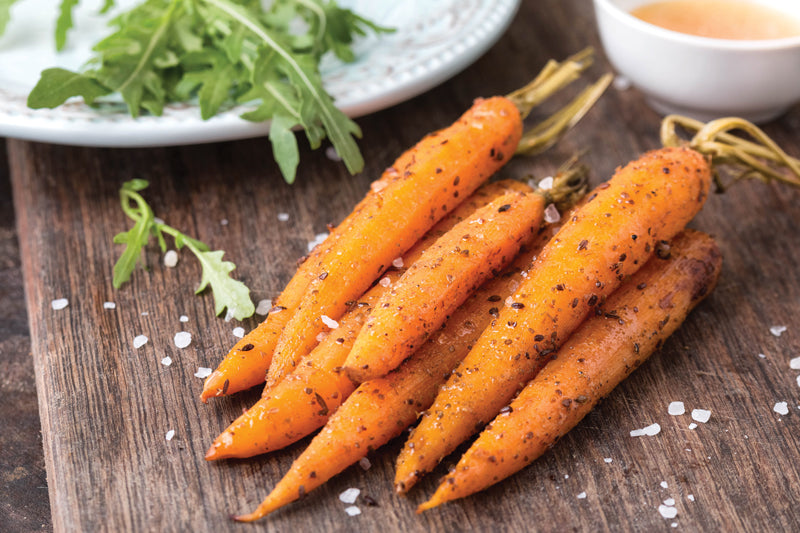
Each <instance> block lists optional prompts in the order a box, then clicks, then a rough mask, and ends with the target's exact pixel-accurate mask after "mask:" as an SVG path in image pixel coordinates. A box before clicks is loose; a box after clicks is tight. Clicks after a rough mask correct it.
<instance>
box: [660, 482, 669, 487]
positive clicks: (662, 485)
mask: <svg viewBox="0 0 800 533" xmlns="http://www.w3.org/2000/svg"><path fill="white" fill-rule="evenodd" d="M659 485H661V488H662V489H668V488H669V484H668V483H667V482H666V481H662V482H661V483H659Z"/></svg>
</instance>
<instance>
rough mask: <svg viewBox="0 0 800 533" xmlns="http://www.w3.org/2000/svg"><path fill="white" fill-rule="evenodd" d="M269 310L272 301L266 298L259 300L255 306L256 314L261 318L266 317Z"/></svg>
mask: <svg viewBox="0 0 800 533" xmlns="http://www.w3.org/2000/svg"><path fill="white" fill-rule="evenodd" d="M270 309H272V300H270V299H268V298H266V299H264V300H259V301H258V305H256V314H257V315H261V316H265V315H268V314H269V310H270Z"/></svg>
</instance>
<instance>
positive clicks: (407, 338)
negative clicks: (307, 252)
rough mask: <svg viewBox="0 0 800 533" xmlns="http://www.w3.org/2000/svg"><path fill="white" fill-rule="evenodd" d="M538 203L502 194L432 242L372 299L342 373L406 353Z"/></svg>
mask: <svg viewBox="0 0 800 533" xmlns="http://www.w3.org/2000/svg"><path fill="white" fill-rule="evenodd" d="M544 203H545V199H544V197H543V196H542V195H541V194H537V193H523V192H513V193H509V194H506V195H504V196H502V197H500V198H497V199H496V200H494V201H493V202H492V203H491V204H489V205H487V206H485V207H483V208H481V209H478V210H477V211H476V212H475V213H474V214H473V215H472V216H471V217H470V218H469V219H466V220H464V221H462V222H460V223H459V224H458V225H457V226H455V227H454V228H453V229H452V230H451V231H449V232H448V233H447V234H446V235H445V236H443V237H442V238H440V239H439V240H438V241H436V243H435V244H434V245H433V246H431V247H430V248H429V249H428V250H427V251H426V252H425V254H424V255H423V257H422V258H421V259H420V260H419V261H417V262H415V263H414V264H413V265H411V267H409V269H408V270H407V271H406V272H405V274H403V276H402V277H401V278H400V279H399V280H398V281H397V282H396V283H394V284H392V286H391V290H389V291H388V293H387V294H385V295H384V296H383V297H382V298H381V300H380V301H379V302H378V303H377V304H376V306H375V309H374V310H373V312H372V313H371V314H370V317H369V318H368V319H367V323H366V324H365V325H364V328H363V329H362V331H361V333H360V334H359V336H358V337H357V338H356V341H355V343H354V344H353V349H352V350H351V351H350V354H349V355H348V356H347V360H346V362H345V371H346V372H347V373H348V375H349V376H350V377H351V378H353V379H354V381H357V382H362V381H365V380H367V379H370V378H375V377H379V376H383V375H385V374H387V373H388V372H389V371H390V370H393V369H394V368H396V367H397V365H399V364H400V362H402V361H403V360H404V359H406V358H407V357H408V356H409V355H411V354H412V353H413V352H414V351H415V350H416V349H417V348H418V347H419V346H420V345H421V344H422V343H423V342H424V341H425V339H426V338H427V337H428V335H430V334H431V333H432V332H433V331H435V330H436V329H438V328H439V327H440V326H441V325H442V324H443V323H444V321H445V320H446V319H447V317H448V316H449V315H450V313H452V312H453V310H455V309H456V308H457V307H458V306H459V305H461V303H462V302H463V301H464V300H465V299H466V298H467V296H469V294H470V293H471V292H473V291H474V290H475V289H476V288H478V287H479V286H480V285H481V284H483V282H484V281H486V280H487V279H489V278H490V277H491V276H493V275H495V274H497V273H498V272H499V271H500V270H502V269H503V268H504V267H505V266H506V265H507V264H508V263H509V262H510V261H511V260H512V259H513V258H514V256H516V255H517V252H518V251H519V248H520V246H521V245H522V244H523V243H524V242H526V241H529V240H530V239H531V238H532V237H533V236H534V235H535V233H536V231H538V229H539V226H540V225H541V223H542V219H543V215H544V208H545V205H544Z"/></svg>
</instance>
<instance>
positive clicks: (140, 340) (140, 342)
mask: <svg viewBox="0 0 800 533" xmlns="http://www.w3.org/2000/svg"><path fill="white" fill-rule="evenodd" d="M145 344H147V336H146V335H137V336H136V337H134V338H133V347H134V348H141V347H142V346H144V345H145Z"/></svg>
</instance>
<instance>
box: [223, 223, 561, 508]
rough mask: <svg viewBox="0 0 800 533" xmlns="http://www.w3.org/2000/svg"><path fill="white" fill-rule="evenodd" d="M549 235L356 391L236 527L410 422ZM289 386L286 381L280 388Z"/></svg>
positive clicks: (280, 504) (341, 467)
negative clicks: (393, 365)
mask: <svg viewBox="0 0 800 533" xmlns="http://www.w3.org/2000/svg"><path fill="white" fill-rule="evenodd" d="M547 229H549V228H547ZM551 235H552V233H551V232H550V231H546V230H544V229H543V230H542V232H541V233H540V234H539V235H538V236H537V237H536V238H535V239H534V242H533V244H532V245H531V246H530V247H529V248H527V249H526V250H524V251H523V252H521V253H520V254H519V255H518V256H517V258H516V259H515V260H514V262H513V263H512V265H511V266H510V267H509V268H508V269H507V270H506V271H505V272H503V273H502V274H501V275H500V276H497V277H496V278H493V279H491V280H489V281H487V282H486V283H485V284H483V285H482V286H481V287H480V288H479V289H478V290H476V291H475V292H473V293H472V294H471V295H470V296H469V298H467V300H466V301H465V302H464V303H463V304H462V305H461V306H460V307H459V308H458V309H457V310H456V311H455V312H454V313H453V315H452V316H451V317H450V318H449V319H448V321H447V323H446V324H445V327H444V328H442V329H440V330H438V331H436V332H435V333H434V334H433V335H432V336H431V337H430V338H429V339H428V340H427V341H426V342H425V344H423V345H422V346H421V347H420V349H419V350H417V351H416V352H414V354H413V355H412V356H411V357H410V358H409V359H408V360H407V361H405V362H403V364H401V365H400V367H398V369H397V371H396V372H391V373H390V374H388V375H387V376H385V377H381V378H377V379H371V380H369V381H365V382H364V383H362V384H361V385H359V387H358V388H357V389H356V391H355V392H354V393H353V394H352V395H351V396H350V397H349V398H347V400H346V401H345V402H344V403H343V404H342V406H341V407H340V408H339V409H338V410H337V411H336V412H335V413H334V414H333V415H332V416H331V418H330V419H329V420H328V423H327V424H326V426H325V428H324V429H323V430H322V431H320V432H319V433H318V434H317V435H316V436H315V437H314V439H313V440H312V441H311V443H310V444H309V445H308V447H307V448H306V450H305V451H304V452H303V453H302V455H300V457H298V458H297V459H296V460H295V461H294V463H293V464H292V467H291V469H290V470H289V472H287V473H286V475H285V476H284V477H283V479H281V481H280V482H279V483H278V484H277V485H276V486H275V488H274V489H273V490H272V492H271V493H270V495H269V496H267V498H266V499H265V500H264V501H263V502H262V503H261V505H259V507H258V508H257V510H256V511H254V512H253V513H251V514H249V515H246V516H242V517H237V520H242V521H251V520H258V519H259V518H262V517H263V516H265V515H267V514H269V513H271V512H273V511H274V510H276V509H278V508H279V507H283V506H284V505H286V504H288V503H291V502H293V501H295V500H297V499H298V498H299V497H300V496H301V495H303V494H307V493H308V492H310V491H311V490H313V489H315V488H317V487H319V486H320V485H322V484H323V483H325V482H326V481H327V480H328V479H330V478H332V477H333V476H335V475H336V474H338V473H339V472H341V471H342V470H344V469H345V468H347V467H348V466H350V465H352V464H354V463H356V462H357V461H358V460H359V459H361V458H362V457H366V455H367V452H369V451H370V450H374V449H376V448H378V447H380V446H383V445H384V444H386V443H387V442H389V440H391V439H392V438H394V437H396V436H398V435H400V434H401V433H402V432H403V431H404V430H405V429H406V428H407V427H408V426H410V425H411V424H412V423H414V421H416V419H417V416H418V413H419V412H420V411H424V410H425V409H427V408H428V407H429V406H430V404H431V403H433V399H434V397H435V395H436V390H437V389H438V387H439V385H440V384H441V383H443V382H444V380H445V378H446V377H447V375H448V374H449V373H450V371H451V370H452V369H453V368H454V367H455V366H456V364H458V362H459V361H460V360H461V359H463V358H464V356H465V355H466V354H467V352H468V351H469V348H470V347H471V346H472V345H473V344H474V342H475V341H476V340H477V338H478V336H479V335H480V334H481V331H483V329H484V328H485V327H486V326H487V325H488V324H489V322H490V321H491V320H492V317H493V316H495V314H496V312H497V307H498V306H499V305H502V304H501V303H500V302H502V301H503V300H504V299H505V298H506V296H508V295H510V294H511V293H512V292H513V291H514V289H515V288H516V287H517V286H518V285H519V283H520V281H521V280H522V275H523V271H524V269H526V268H527V267H529V266H530V264H531V261H532V260H533V258H534V257H535V255H536V254H537V253H538V252H539V251H540V250H541V248H542V246H543V245H544V243H545V242H547V240H548V239H549V238H550V236H551ZM300 369H302V365H301V366H300V367H299V368H298V370H300ZM290 379H291V376H289V377H287V378H286V379H285V380H284V381H282V382H281V384H283V383H285V382H286V381H289V380H290ZM281 384H279V385H278V386H279V387H280V386H281Z"/></svg>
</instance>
